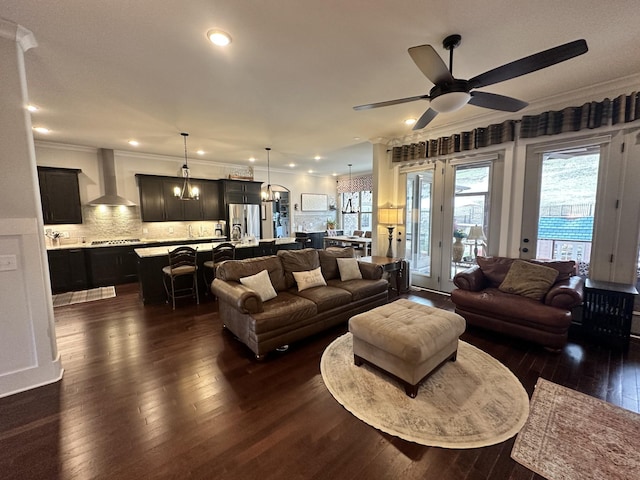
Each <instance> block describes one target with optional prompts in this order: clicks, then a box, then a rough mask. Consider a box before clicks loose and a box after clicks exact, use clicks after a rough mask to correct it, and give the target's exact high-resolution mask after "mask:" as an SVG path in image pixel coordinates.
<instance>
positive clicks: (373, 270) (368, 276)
mask: <svg viewBox="0 0 640 480" xmlns="http://www.w3.org/2000/svg"><path fill="white" fill-rule="evenodd" d="M358 266H359V267H360V273H361V274H362V278H364V279H365V280H380V279H381V278H382V273H383V270H382V267H381V266H380V265H376V264H375V263H369V262H360V261H358Z"/></svg>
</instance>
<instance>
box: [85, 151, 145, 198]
mask: <svg viewBox="0 0 640 480" xmlns="http://www.w3.org/2000/svg"><path fill="white" fill-rule="evenodd" d="M99 154H100V158H99V159H98V167H99V168H100V173H102V180H103V182H104V195H102V196H101V197H98V198H96V199H95V200H91V201H90V202H88V205H110V206H119V205H124V206H125V207H134V206H135V205H136V204H135V203H133V202H132V201H130V200H127V199H126V198H124V197H121V196H120V195H118V192H117V184H116V161H115V156H114V153H113V150H111V149H107V148H101V149H100V152H99Z"/></svg>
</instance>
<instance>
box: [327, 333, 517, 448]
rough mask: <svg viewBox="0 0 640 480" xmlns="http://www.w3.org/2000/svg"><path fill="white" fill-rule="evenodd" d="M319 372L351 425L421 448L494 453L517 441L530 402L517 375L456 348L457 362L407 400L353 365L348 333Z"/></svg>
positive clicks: (393, 385) (397, 387)
mask: <svg viewBox="0 0 640 480" xmlns="http://www.w3.org/2000/svg"><path fill="white" fill-rule="evenodd" d="M320 371H321V372H322V379H323V380H324V383H325V385H326V386H327V389H328V390H329V392H331V394H332V395H333V396H334V398H335V399H336V400H337V401H338V402H339V403H340V404H341V405H343V406H344V408H346V409H347V410H348V411H349V412H351V413H352V414H353V415H355V416H356V417H357V418H359V419H360V420H362V421H363V422H365V423H367V424H369V425H371V426H372V427H375V428H377V429H378V430H381V431H383V432H385V433H388V434H390V435H394V436H397V437H399V438H402V439H404V440H409V441H411V442H415V443H419V444H421V445H428V446H434V447H444V448H477V447H484V446H487V445H494V444H496V443H500V442H503V441H505V440H507V439H508V438H511V437H513V436H514V435H515V434H516V433H518V431H519V430H520V428H521V427H522V425H524V422H525V420H526V419H527V415H528V413H529V397H528V395H527V392H526V391H525V389H524V387H523V386H522V385H521V384H520V382H519V381H518V379H517V378H516V377H515V375H513V374H512V373H511V372H510V371H509V369H508V368H506V367H505V366H504V365H502V364H501V363H500V362H498V361H497V360H496V359H495V358H493V357H491V356H490V355H488V354H486V353H485V352H483V351H482V350H479V349H477V348H476V347H474V346H472V345H469V344H468V343H465V342H462V341H460V342H459V346H458V359H457V360H456V361H455V362H447V363H445V364H444V365H443V366H442V367H441V368H440V369H438V370H437V371H436V372H434V373H433V375H431V376H430V377H429V378H428V379H427V380H426V381H425V382H423V383H422V385H421V386H420V388H419V390H418V395H417V396H416V398H413V399H412V398H410V397H408V396H407V395H406V394H405V391H404V387H403V386H402V385H401V384H400V382H398V381H397V380H395V379H393V378H391V377H389V376H387V375H385V374H384V373H382V372H380V371H379V370H377V369H375V368H373V367H371V366H369V365H367V364H364V365H362V366H360V367H356V366H355V365H354V363H353V343H352V335H351V333H347V334H345V335H343V336H341V337H339V338H337V339H336V340H335V341H334V342H333V343H331V345H329V346H328V347H327V348H326V350H325V352H324V353H323V355H322V360H321V361H320Z"/></svg>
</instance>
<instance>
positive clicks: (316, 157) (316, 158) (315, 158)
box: [313, 155, 322, 162]
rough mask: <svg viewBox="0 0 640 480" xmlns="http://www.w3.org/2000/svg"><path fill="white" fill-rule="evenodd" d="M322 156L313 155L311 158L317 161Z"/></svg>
mask: <svg viewBox="0 0 640 480" xmlns="http://www.w3.org/2000/svg"><path fill="white" fill-rule="evenodd" d="M321 158H322V157H321V156H320V155H316V156H315V157H313V159H314V160H315V161H316V162H317V161H318V160H320V159H321Z"/></svg>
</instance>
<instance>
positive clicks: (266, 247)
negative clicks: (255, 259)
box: [258, 240, 278, 257]
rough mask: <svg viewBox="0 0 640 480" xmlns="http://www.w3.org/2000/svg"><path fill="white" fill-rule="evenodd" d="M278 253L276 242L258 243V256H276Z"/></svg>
mask: <svg viewBox="0 0 640 480" xmlns="http://www.w3.org/2000/svg"><path fill="white" fill-rule="evenodd" d="M277 252H278V247H277V246H276V241H275V240H269V241H266V240H265V241H262V240H261V241H260V242H258V256H259V257H265V256H267V255H275V254H276V253H277Z"/></svg>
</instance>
